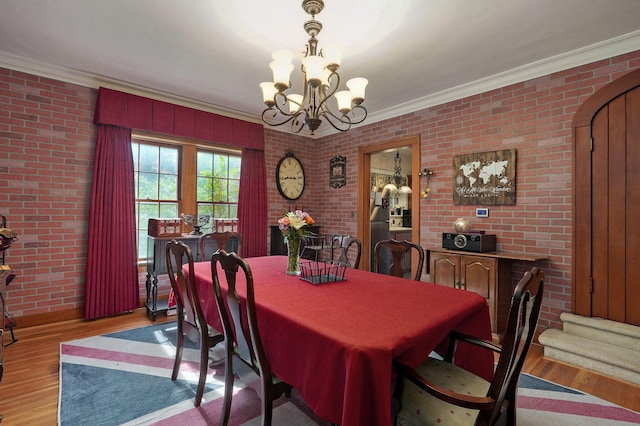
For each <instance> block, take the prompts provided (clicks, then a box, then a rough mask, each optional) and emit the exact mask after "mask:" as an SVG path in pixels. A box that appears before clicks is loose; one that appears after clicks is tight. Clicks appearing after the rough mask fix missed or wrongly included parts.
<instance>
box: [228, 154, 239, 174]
mask: <svg viewBox="0 0 640 426" xmlns="http://www.w3.org/2000/svg"><path fill="white" fill-rule="evenodd" d="M229 179H240V157H236V156H229Z"/></svg>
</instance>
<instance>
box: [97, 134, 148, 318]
mask: <svg viewBox="0 0 640 426" xmlns="http://www.w3.org/2000/svg"><path fill="white" fill-rule="evenodd" d="M133 177H134V171H133V156H132V153H131V129H128V128H124V127H116V126H111V125H105V124H99V125H98V136H97V140H96V149H95V157H94V161H93V182H92V185H91V207H90V211H89V229H88V234H89V240H88V247H87V275H86V282H85V303H84V317H85V318H87V319H89V318H100V317H105V316H109V315H115V314H119V313H123V312H128V311H132V310H134V309H136V308H137V307H138V306H139V304H140V292H139V287H138V266H137V254H136V252H137V248H136V224H135V192H134V182H133Z"/></svg>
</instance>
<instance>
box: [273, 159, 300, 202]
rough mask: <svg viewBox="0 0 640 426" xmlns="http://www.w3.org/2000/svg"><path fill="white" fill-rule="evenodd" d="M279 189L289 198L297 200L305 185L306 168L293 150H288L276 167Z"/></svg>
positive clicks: (281, 193)
mask: <svg viewBox="0 0 640 426" xmlns="http://www.w3.org/2000/svg"><path fill="white" fill-rule="evenodd" d="M276 184H277V186H278V191H279V192H280V195H282V196H283V197H284V198H286V199H287V200H297V199H298V198H300V196H301V195H302V192H303V191H304V186H305V180H304V169H303V168H302V164H301V163H300V161H299V160H298V159H297V158H296V157H294V155H293V152H292V151H287V153H286V154H285V156H284V157H282V158H281V159H280V161H279V162H278V166H277V167H276Z"/></svg>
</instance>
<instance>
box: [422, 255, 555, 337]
mask: <svg viewBox="0 0 640 426" xmlns="http://www.w3.org/2000/svg"><path fill="white" fill-rule="evenodd" d="M426 251H427V255H428V259H429V263H428V265H429V270H428V272H429V274H430V277H431V279H430V281H431V282H433V283H436V284H439V285H444V286H448V287H454V288H459V289H462V290H467V291H473V292H475V293H478V294H479V295H481V296H483V297H484V298H485V299H486V300H487V304H488V305H489V315H490V317H491V333H492V334H493V338H494V340H496V341H501V340H502V336H503V334H504V331H505V327H506V324H507V316H508V315H509V306H510V304H511V296H512V293H513V289H514V282H513V277H512V273H511V266H512V264H513V262H514V261H522V262H537V261H542V260H546V259H547V258H546V257H545V256H541V255H534V254H528V253H515V252H504V251H491V252H484V253H475V252H468V251H459V250H449V249H445V248H439V247H438V248H428V249H427V250H426Z"/></svg>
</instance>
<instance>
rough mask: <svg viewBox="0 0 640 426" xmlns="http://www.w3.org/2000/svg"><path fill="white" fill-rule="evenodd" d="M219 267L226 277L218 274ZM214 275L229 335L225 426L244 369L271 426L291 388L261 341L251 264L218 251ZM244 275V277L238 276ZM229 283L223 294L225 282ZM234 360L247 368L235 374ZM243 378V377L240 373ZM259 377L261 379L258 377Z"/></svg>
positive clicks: (213, 261)
mask: <svg viewBox="0 0 640 426" xmlns="http://www.w3.org/2000/svg"><path fill="white" fill-rule="evenodd" d="M218 265H219V266H220V269H221V271H222V274H219V273H218V272H219V271H218ZM211 274H212V276H213V286H214V291H215V295H216V304H217V306H218V313H219V314H220V318H221V319H222V324H223V326H224V335H225V341H226V343H225V381H224V402H223V409H222V414H221V425H222V426H226V424H227V422H228V421H229V413H230V410H231V399H232V397H233V382H234V373H236V372H239V371H241V370H242V369H244V370H245V371H247V370H250V372H252V374H251V375H250V376H249V378H248V379H247V376H246V375H245V378H244V381H245V384H246V385H248V386H249V387H252V388H253V389H255V390H256V391H257V392H258V395H259V396H260V398H261V400H262V402H261V404H262V405H261V413H262V425H263V426H269V425H271V419H272V409H273V401H275V400H276V399H278V398H279V397H280V396H281V395H282V394H285V395H286V396H291V389H292V387H291V385H289V384H287V383H285V382H283V381H281V380H280V379H278V378H277V377H276V376H275V375H274V374H273V372H272V371H271V364H270V363H269V360H268V359H267V356H266V354H265V352H264V347H263V346H262V339H261V338H260V329H259V327H258V320H257V317H256V302H255V296H254V290H253V274H252V272H251V268H250V267H249V264H248V263H247V262H246V261H245V260H244V259H242V258H241V257H240V256H238V255H237V254H236V253H227V252H226V251H224V250H218V251H217V252H216V253H214V254H213V256H211ZM238 275H240V277H238ZM222 280H224V281H226V284H227V285H226V287H227V290H226V291H224V292H223V290H222V287H221V281H222ZM234 358H237V360H238V361H240V362H241V363H242V364H243V366H239V367H243V368H239V369H238V371H234V363H233V360H234ZM239 375H240V376H241V377H242V375H241V374H239ZM256 375H257V377H256Z"/></svg>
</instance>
